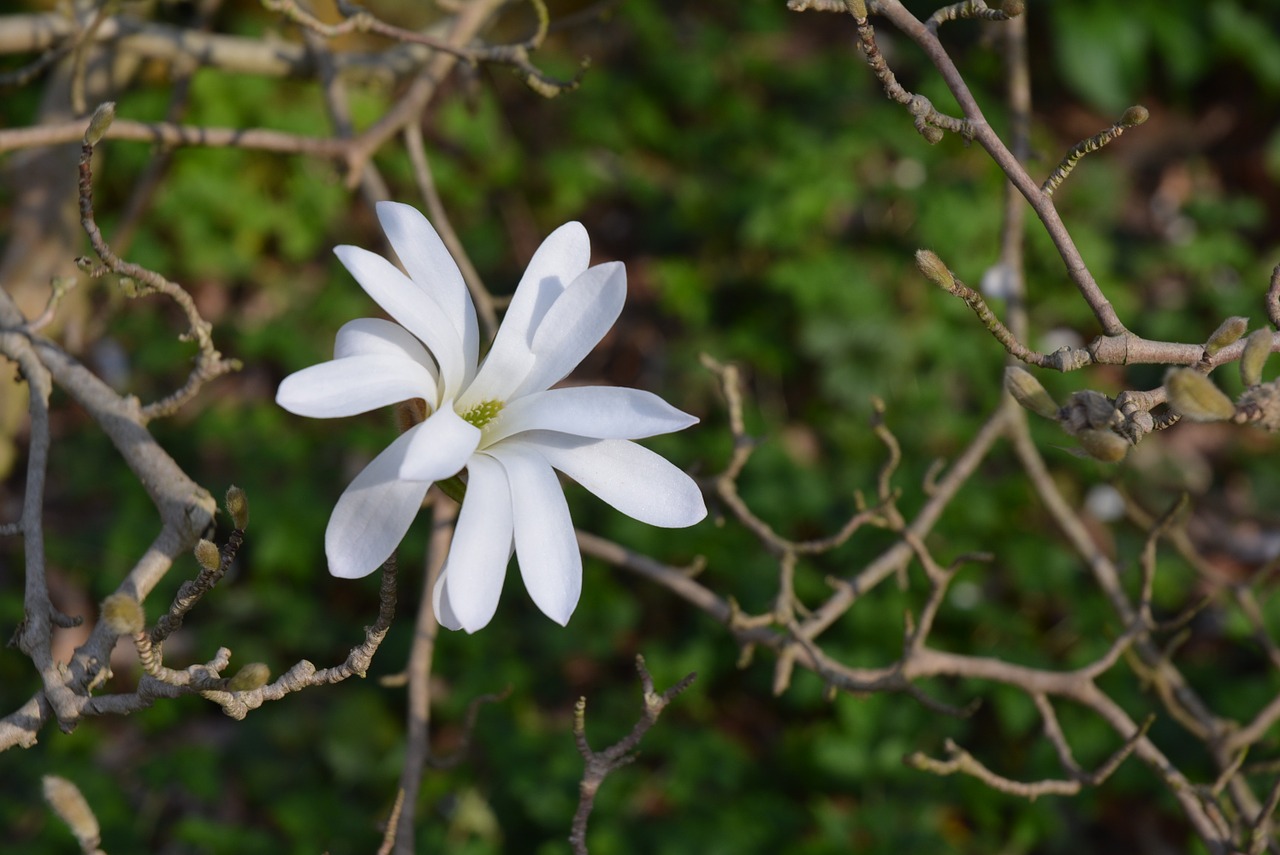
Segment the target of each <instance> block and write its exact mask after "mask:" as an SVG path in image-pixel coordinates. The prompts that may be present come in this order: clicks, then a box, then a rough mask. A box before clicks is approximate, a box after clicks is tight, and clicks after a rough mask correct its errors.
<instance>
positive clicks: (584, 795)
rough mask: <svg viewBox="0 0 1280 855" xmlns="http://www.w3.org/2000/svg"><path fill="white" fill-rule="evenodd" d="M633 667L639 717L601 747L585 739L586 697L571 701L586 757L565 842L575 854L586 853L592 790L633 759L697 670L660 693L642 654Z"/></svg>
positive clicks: (580, 748) (576, 736)
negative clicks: (641, 695)
mask: <svg viewBox="0 0 1280 855" xmlns="http://www.w3.org/2000/svg"><path fill="white" fill-rule="evenodd" d="M636 670H637V671H639V672H640V683H641V686H642V687H643V689H644V706H643V708H642V710H641V715H640V719H639V720H638V721H637V722H636V724H635V726H634V727H633V728H631V732H630V733H629V734H627V735H626V736H624V737H623V738H622V739H620V740H619V741H618V742H616V743H614V744H613V745H611V746H609V747H608V748H606V749H604V750H603V751H593V750H592V749H591V745H590V744H589V743H588V742H587V730H586V724H587V720H586V719H587V699H586V698H579V699H578V703H577V704H575V705H574V714H573V737H574V740H575V742H577V745H578V753H579V754H581V755H582V758H583V759H584V760H585V761H586V764H585V765H586V768H585V769H584V770H583V774H582V781H581V783H580V784H579V785H578V810H577V812H576V813H575V814H574V817H573V831H572V832H571V833H570V834H569V845H570V846H571V847H573V851H574V852H575V853H577V855H586V852H587V820H588V819H589V818H590V817H591V810H592V808H593V807H594V806H595V798H596V793H597V792H598V791H599V790H600V785H601V784H603V783H604V779H605V778H607V777H608V776H609V774H610V773H611V772H613V771H614V770H616V769H618V768H619V767H621V766H625V765H627V764H628V763H630V762H631V761H633V760H635V759H636V755H635V754H634V753H633V752H634V751H635V749H636V746H638V745H639V744H640V740H641V739H642V738H643V737H644V735H645V734H646V733H647V732H648V731H649V728H651V727H653V725H654V724H655V723H657V721H658V717H659V716H660V715H662V711H663V710H664V709H666V708H667V705H668V704H669V703H671V701H672V700H674V699H675V697H676V696H677V695H679V694H680V693H681V692H683V691H684V690H685V689H687V688H689V685H690V684H691V683H693V681H694V680H695V679H697V676H698V675H697V674H689V675H687V676H685V677H684V678H683V679H681V680H680V681H679V682H677V683H676V684H675V685H673V686H671V687H670V688H669V689H667V690H666V691H665V692H663V693H662V694H658V693H657V692H656V691H655V690H654V687H653V677H651V676H650V675H649V669H648V668H646V667H645V664H644V657H643V656H637V657H636Z"/></svg>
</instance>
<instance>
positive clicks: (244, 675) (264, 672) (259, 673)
mask: <svg viewBox="0 0 1280 855" xmlns="http://www.w3.org/2000/svg"><path fill="white" fill-rule="evenodd" d="M269 679H271V669H270V668H268V667H267V666H266V665H265V664H264V663H262V662H250V663H249V664H248V665H246V666H244V667H243V668H241V669H240V670H239V671H237V672H236V675H235V676H234V677H232V678H231V679H230V680H228V681H227V691H228V692H252V691H253V690H254V689H260V688H262V687H263V686H265V685H266V684H267V680H269Z"/></svg>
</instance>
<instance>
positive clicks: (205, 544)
mask: <svg viewBox="0 0 1280 855" xmlns="http://www.w3.org/2000/svg"><path fill="white" fill-rule="evenodd" d="M193 551H194V552H195V554H196V561H198V562H200V566H201V567H203V568H204V569H205V570H207V571H209V572H210V573H212V572H213V571H214V570H217V569H218V568H219V567H221V566H222V552H221V551H219V549H218V547H217V544H215V543H213V542H212V541H209V540H205V539H203V538H201V539H200V541H199V542H198V543H197V544H196V548H195V549H194V550H193Z"/></svg>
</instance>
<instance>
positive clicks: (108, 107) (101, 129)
mask: <svg viewBox="0 0 1280 855" xmlns="http://www.w3.org/2000/svg"><path fill="white" fill-rule="evenodd" d="M115 118H116V102H115V101H107V102H106V103H104V104H101V105H99V106H98V109H96V110H94V111H93V116H91V117H90V118H89V127H87V128H85V131H84V141H85V143H86V144H87V145H97V144H98V143H99V142H100V141H101V140H102V138H103V137H104V136H106V133H107V129H108V128H110V127H111V123H112V122H114V121H115Z"/></svg>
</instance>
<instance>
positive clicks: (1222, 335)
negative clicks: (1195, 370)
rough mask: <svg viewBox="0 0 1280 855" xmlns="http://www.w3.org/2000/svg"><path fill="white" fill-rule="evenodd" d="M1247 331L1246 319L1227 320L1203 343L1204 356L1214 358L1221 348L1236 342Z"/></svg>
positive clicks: (1247, 322)
mask: <svg viewBox="0 0 1280 855" xmlns="http://www.w3.org/2000/svg"><path fill="white" fill-rule="evenodd" d="M1247 329H1249V319H1248V318H1227V319H1226V320H1225V321H1223V322H1222V324H1221V326H1219V327H1218V328H1217V329H1216V330H1214V331H1213V335H1211V336H1209V340H1208V341H1206V342H1205V343H1204V355H1205V356H1215V355H1216V354H1217V353H1218V351H1220V350H1222V348H1224V347H1226V346H1227V345H1229V344H1231V343H1232V342H1234V341H1236V340H1238V339H1239V338H1240V336H1242V335H1244V334H1245V330H1247Z"/></svg>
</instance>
